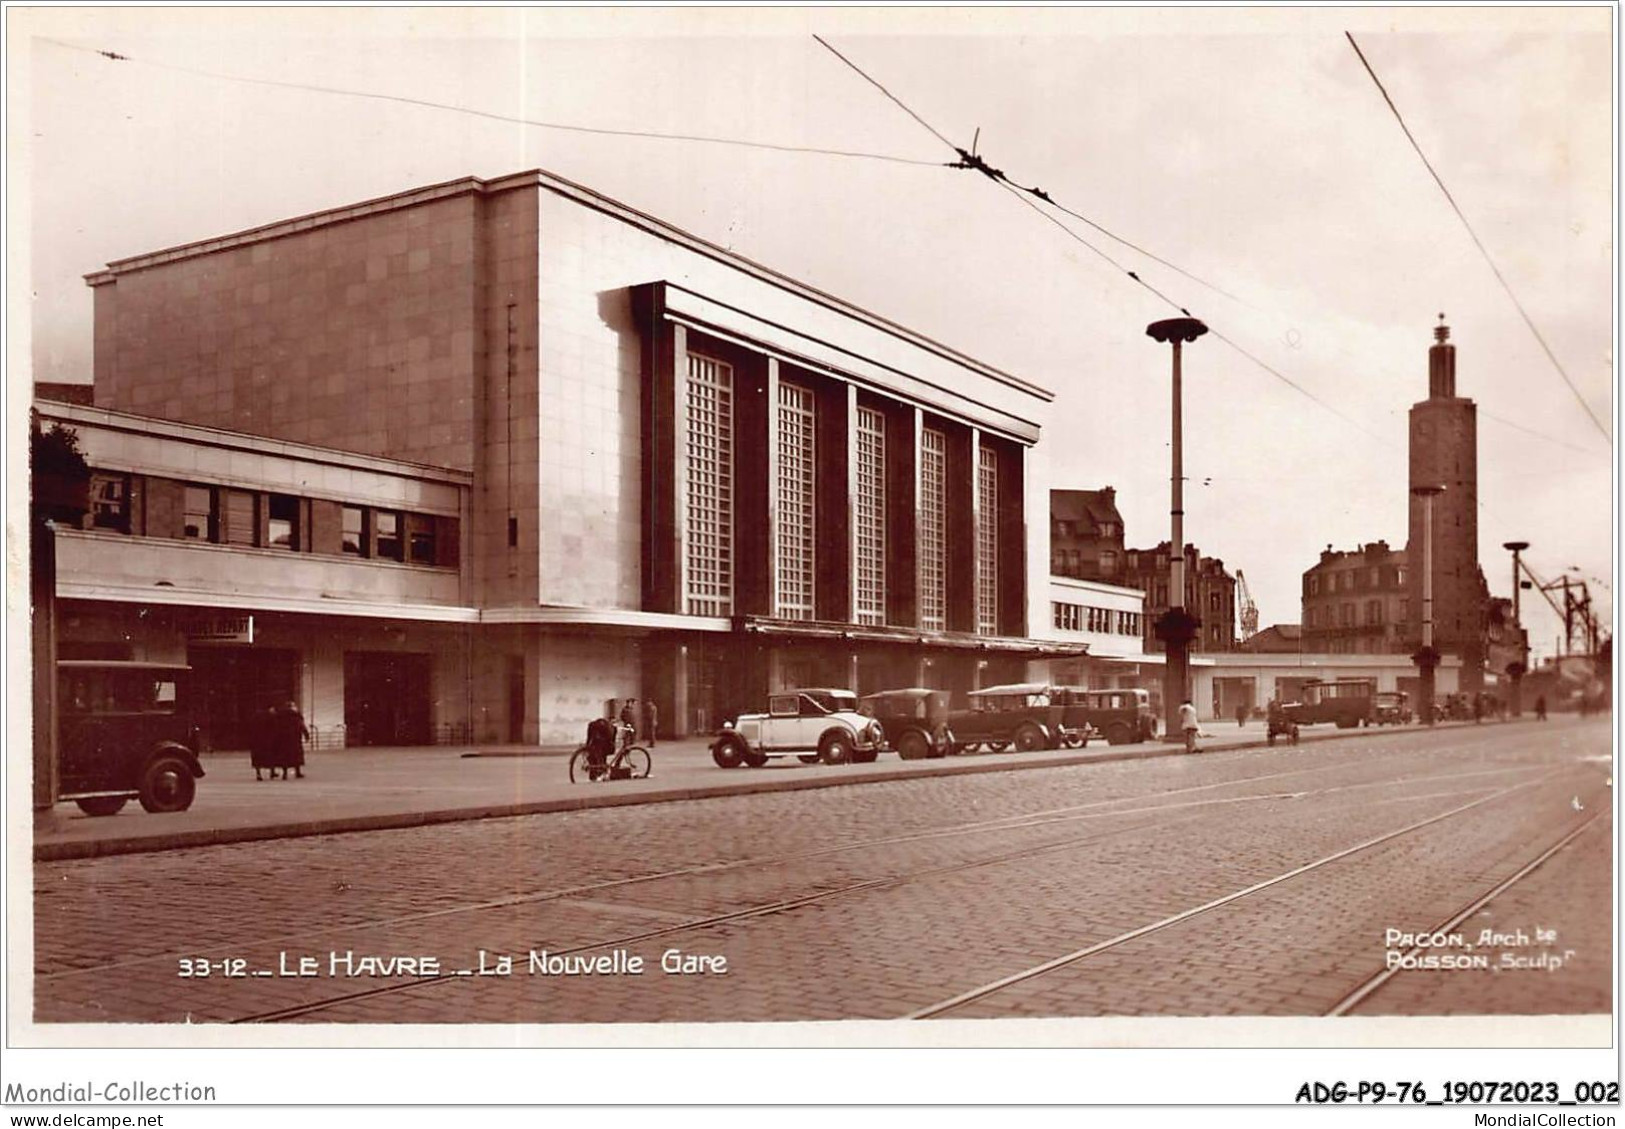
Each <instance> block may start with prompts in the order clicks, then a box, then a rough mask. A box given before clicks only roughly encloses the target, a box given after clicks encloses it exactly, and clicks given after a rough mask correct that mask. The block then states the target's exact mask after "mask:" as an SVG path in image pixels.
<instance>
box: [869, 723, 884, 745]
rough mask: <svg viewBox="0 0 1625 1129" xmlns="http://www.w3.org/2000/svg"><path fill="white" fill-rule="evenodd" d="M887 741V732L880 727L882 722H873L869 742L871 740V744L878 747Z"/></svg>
mask: <svg viewBox="0 0 1625 1129" xmlns="http://www.w3.org/2000/svg"><path fill="white" fill-rule="evenodd" d="M885 739H886V731H885V730H884V729H882V728H881V727H880V722H878V721H871V722H870V723H869V740H870V742H871V743H873V744H876V745H878V744H880V743H881V742H882V741H884V740H885Z"/></svg>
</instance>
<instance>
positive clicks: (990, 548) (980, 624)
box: [976, 447, 999, 635]
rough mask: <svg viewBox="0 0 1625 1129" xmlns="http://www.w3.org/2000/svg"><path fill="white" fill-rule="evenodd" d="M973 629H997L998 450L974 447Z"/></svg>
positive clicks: (987, 631)
mask: <svg viewBox="0 0 1625 1129" xmlns="http://www.w3.org/2000/svg"><path fill="white" fill-rule="evenodd" d="M976 488H977V490H978V492H979V494H980V498H981V505H980V506H978V507H977V510H976V633H977V634H978V635H997V634H998V633H999V454H998V452H997V451H995V450H993V448H991V447H979V448H977V455H976Z"/></svg>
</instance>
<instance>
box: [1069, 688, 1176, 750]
mask: <svg viewBox="0 0 1625 1129" xmlns="http://www.w3.org/2000/svg"><path fill="white" fill-rule="evenodd" d="M1055 696H1056V699H1057V700H1058V701H1059V702H1060V704H1061V707H1062V711H1063V713H1062V718H1063V729H1062V741H1063V743H1064V744H1066V745H1068V746H1069V747H1072V748H1081V747H1082V746H1084V745H1086V744H1088V741H1089V738H1090V737H1091V736H1099V737H1104V738H1105V739H1106V741H1107V742H1108V743H1109V744H1113V745H1131V744H1135V745H1137V744H1139V743H1140V742H1142V741H1150V740H1152V739H1153V738H1155V737H1156V735H1157V718H1156V715H1155V714H1153V713H1152V712H1151V695H1150V694H1148V693H1147V692H1146V691H1144V690H1139V689H1133V688H1129V689H1117V690H1083V689H1079V688H1077V687H1073V686H1058V687H1056V690H1055Z"/></svg>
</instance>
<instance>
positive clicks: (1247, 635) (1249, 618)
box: [1236, 568, 1258, 643]
mask: <svg viewBox="0 0 1625 1129" xmlns="http://www.w3.org/2000/svg"><path fill="white" fill-rule="evenodd" d="M1236 610H1237V612H1239V613H1240V615H1241V641H1242V642H1243V643H1245V642H1246V641H1247V640H1249V639H1251V638H1252V637H1253V636H1254V635H1257V634H1258V605H1257V604H1255V603H1253V594H1252V592H1251V591H1250V590H1249V589H1248V587H1247V576H1246V574H1245V573H1243V572H1242V571H1241V569H1239V568H1238V569H1236Z"/></svg>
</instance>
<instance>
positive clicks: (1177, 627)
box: [1145, 317, 1207, 739]
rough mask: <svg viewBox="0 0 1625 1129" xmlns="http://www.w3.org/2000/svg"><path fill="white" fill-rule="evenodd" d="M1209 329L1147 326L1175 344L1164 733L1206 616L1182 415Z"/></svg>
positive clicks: (1175, 323) (1184, 688) (1194, 323)
mask: <svg viewBox="0 0 1625 1129" xmlns="http://www.w3.org/2000/svg"><path fill="white" fill-rule="evenodd" d="M1206 332H1207V326H1205V325H1203V324H1202V323H1201V322H1200V321H1198V320H1197V319H1196V318H1190V317H1185V318H1168V319H1167V320H1165V321H1154V322H1152V323H1151V324H1150V325H1148V326H1146V327H1145V333H1146V336H1147V337H1151V338H1154V339H1155V340H1157V341H1165V342H1169V343H1171V344H1172V345H1173V347H1174V380H1173V444H1172V445H1173V474H1172V504H1171V506H1170V507H1169V517H1170V519H1171V523H1170V524H1171V526H1172V528H1171V530H1170V533H1169V538H1168V550H1169V551H1168V610H1167V611H1166V612H1164V613H1163V614H1162V615H1161V616H1159V617H1158V619H1157V623H1156V633H1157V638H1158V639H1161V640H1162V642H1163V649H1164V651H1165V658H1166V665H1165V666H1164V667H1163V675H1162V712H1163V718H1164V729H1163V732H1164V733H1165V734H1166V735H1167V736H1168V737H1169V738H1170V739H1172V738H1174V737H1176V736H1178V735H1179V707H1180V704H1181V703H1182V702H1184V701H1185V700H1186V699H1187V698H1188V697H1190V665H1191V652H1190V647H1191V640H1193V639H1195V638H1196V630H1197V628H1198V627H1200V626H1201V624H1202V621H1201V620H1200V619H1198V618H1196V617H1195V616H1193V615H1191V614H1190V612H1188V611H1186V610H1185V464H1184V421H1183V418H1182V415H1181V384H1180V381H1181V375H1182V374H1181V371H1180V354H1181V351H1182V346H1183V345H1184V343H1185V342H1187V341H1195V340H1196V339H1197V338H1198V337H1200V336H1202V335H1203V334H1204V333H1206Z"/></svg>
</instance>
